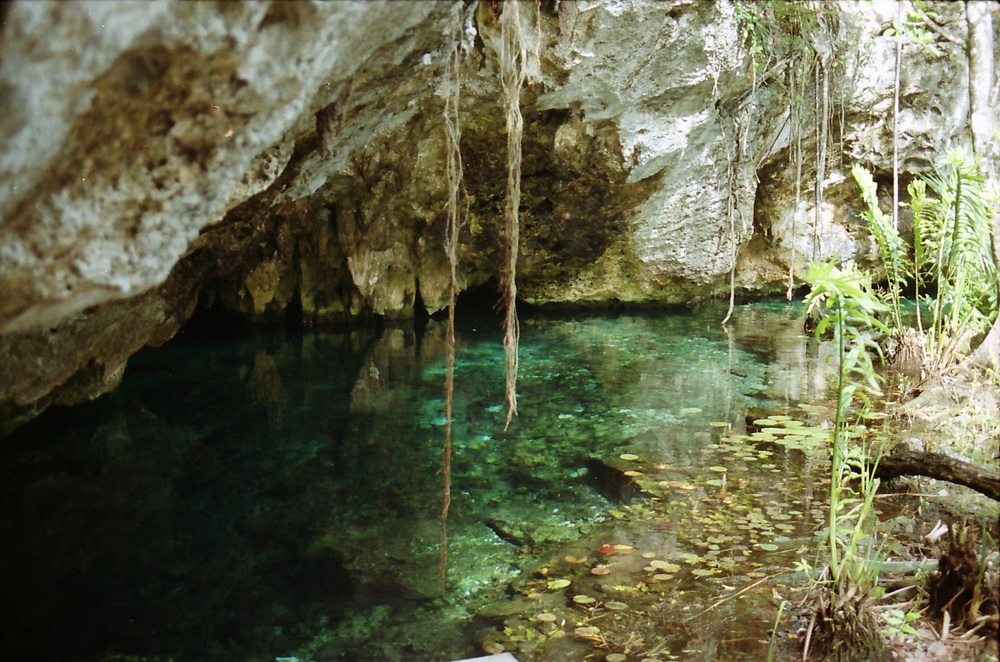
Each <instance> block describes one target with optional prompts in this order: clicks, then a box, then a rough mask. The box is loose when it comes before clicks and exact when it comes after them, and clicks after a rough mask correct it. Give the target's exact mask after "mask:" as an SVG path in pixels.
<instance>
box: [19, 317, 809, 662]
mask: <svg viewBox="0 0 1000 662" xmlns="http://www.w3.org/2000/svg"><path fill="white" fill-rule="evenodd" d="M800 313H801V309H800V308H799V307H797V306H786V305H776V304H754V305H749V306H744V307H741V308H740V309H738V311H737V314H736V315H735V316H734V318H733V322H732V324H731V326H730V331H729V332H728V333H727V332H726V331H724V330H723V329H722V328H721V327H720V326H719V320H720V319H721V318H722V316H723V315H724V310H721V309H718V308H715V307H707V308H704V309H701V310H697V311H693V312H690V311H686V312H681V313H652V312H650V313H643V314H625V313H621V314H613V315H605V316H599V317H594V316H579V315H561V316H558V317H546V316H543V315H533V316H531V317H529V318H527V319H524V320H523V321H522V340H521V359H520V362H521V373H520V377H519V397H520V408H519V409H520V415H519V417H518V418H517V419H516V420H515V422H514V423H513V424H512V426H511V428H510V430H509V431H508V432H504V431H503V417H504V412H503V409H502V390H503V356H502V353H503V349H502V345H501V341H500V334H499V332H498V331H497V330H496V328H495V324H496V322H495V320H492V319H486V320H464V321H463V322H462V325H461V326H462V327H463V328H462V329H461V330H460V335H459V348H458V355H457V364H456V393H455V411H456V415H455V421H454V424H453V436H454V439H455V444H456V448H455V457H454V466H453V472H454V479H453V491H454V502H453V506H452V514H451V520H450V523H449V532H450V544H449V551H450V559H451V565H450V568H449V591H448V594H447V595H446V596H441V595H439V594H438V589H437V588H436V581H437V566H436V563H437V536H438V526H439V524H438V521H437V517H438V512H439V508H440V505H439V503H440V501H439V500H440V493H439V492H440V476H439V475H438V471H439V466H440V445H441V441H442V438H443V423H444V420H443V418H442V417H443V403H442V384H443V376H444V363H443V347H444V344H443V325H442V324H440V323H439V322H435V321H431V322H430V323H429V325H428V326H427V328H426V329H425V330H423V331H422V332H421V333H420V334H419V335H418V334H415V333H414V332H412V331H410V330H404V329H398V328H386V329H382V330H381V331H379V332H377V333H373V332H359V331H354V332H346V331H345V332H341V333H333V332H323V331H307V332H305V333H297V334H296V333H289V332H287V331H280V330H275V331H273V332H268V333H257V334H254V335H252V336H244V337H242V338H225V337H218V336H214V337H212V336H205V335H201V336H196V337H191V338H187V339H183V338H181V339H178V340H176V341H174V342H171V343H169V344H168V345H166V346H164V347H162V348H158V349H147V350H144V351H143V352H141V353H140V354H138V355H136V356H135V357H133V359H132V361H131V362H130V364H129V368H128V372H127V375H126V378H125V380H124V382H123V384H122V386H121V387H120V388H119V389H118V390H117V391H116V392H115V393H113V394H111V395H108V396H106V397H103V398H101V399H99V400H97V401H95V402H92V403H89V404H87V405H84V406H79V407H75V408H72V409H65V410H58V409H53V410H51V411H49V412H47V413H46V414H45V415H43V416H42V417H40V418H39V419H37V420H35V421H33V422H32V423H30V424H28V425H26V426H24V427H23V428H21V429H20V430H18V431H17V433H15V434H14V435H12V436H11V437H9V438H7V439H5V440H4V443H3V445H2V446H0V495H2V496H0V499H2V501H0V534H2V536H3V540H4V541H5V544H4V545H3V546H2V547H0V562H2V564H3V568H4V572H3V581H2V586H0V648H2V649H3V650H0V654H2V655H3V658H4V659H33V660H64V661H72V660H101V659H112V657H111V656H113V655H116V654H120V655H133V656H146V657H150V658H152V657H155V656H161V657H162V658H163V659H166V658H167V657H169V658H171V659H174V660H178V661H181V660H206V661H214V660H219V661H227V660H273V659H274V658H275V657H276V656H277V657H280V656H291V655H299V656H301V657H302V659H314V660H335V659H351V660H395V659H408V660H442V659H448V658H458V657H463V656H466V655H473V654H477V653H478V652H480V650H481V649H480V648H479V645H480V643H481V642H479V641H478V640H477V637H478V634H480V633H479V632H477V631H476V628H481V627H482V623H481V622H480V621H473V620H470V619H471V617H472V614H473V613H474V612H475V611H477V610H480V609H481V608H482V607H483V606H484V605H487V604H489V603H491V602H495V601H497V600H499V599H501V598H502V597H503V596H504V595H505V591H506V590H507V588H508V587H509V586H511V585H512V583H516V582H518V581H521V582H523V581H524V580H525V577H526V574H525V573H526V570H525V569H526V568H531V567H533V564H536V563H538V559H539V558H542V557H544V555H545V554H546V553H550V552H552V551H553V550H561V549H563V548H564V547H565V546H566V545H573V544H576V543H577V542H578V541H582V540H590V538H591V537H594V536H597V538H594V540H597V539H599V538H601V537H602V536H604V537H606V536H607V533H606V530H607V527H608V525H609V522H610V523H612V524H613V522H614V516H611V515H609V514H608V513H609V510H614V508H616V507H618V506H619V505H620V504H617V503H615V502H614V498H613V497H614V494H613V493H610V494H609V492H608V490H607V486H606V485H605V487H603V488H602V487H601V485H600V483H602V481H603V482H605V483H606V482H607V481H609V480H610V481H611V482H612V483H613V482H614V480H619V479H620V475H619V473H620V472H621V471H622V467H621V466H617V465H616V464H615V462H617V458H619V457H620V456H622V455H623V454H626V453H631V454H637V455H639V456H642V457H644V458H648V459H650V462H653V463H655V464H656V466H661V467H666V468H664V469H662V470H661V473H662V475H660V476H658V478H657V480H658V481H659V483H671V481H674V482H678V483H679V484H684V483H686V482H689V479H690V477H691V476H692V475H694V474H693V473H692V472H693V471H694V470H693V469H689V468H691V467H697V466H699V465H703V464H704V450H705V446H706V444H707V443H708V442H709V441H711V439H707V438H706V430H711V429H713V428H711V427H710V426H711V425H727V426H730V427H732V428H738V427H739V426H741V425H743V421H744V419H745V417H746V415H747V412H748V411H750V410H751V409H752V408H758V407H759V408H768V409H775V408H779V407H782V406H788V405H790V404H793V403H796V402H801V401H814V400H817V399H820V398H822V397H823V396H825V393H826V391H825V388H826V387H825V382H824V377H823V374H822V372H823V371H822V369H821V368H822V356H821V353H820V351H819V349H818V348H817V347H816V346H815V345H813V344H811V343H808V342H807V341H806V339H805V337H804V336H803V333H802V330H801V325H800V323H799V322H798V318H799V315H800ZM716 440H717V438H716ZM609 458H610V459H611V460H614V462H613V461H609ZM618 464H620V462H618ZM651 466H652V465H651ZM605 470H607V471H610V472H612V473H610V474H608V476H603V477H602V476H601V475H600V474H601V472H602V471H605ZM699 471H700V470H699ZM615 472H619V473H615ZM685 472H687V473H685ZM748 480H750V479H748ZM767 480H773V478H768V479H767ZM659 483H658V484H659ZM623 485H624V487H623ZM612 489H618V490H619V491H621V490H625V489H627V490H631V489H632V487H630V486H629V485H628V484H627V483H623V484H619V485H618V487H617V488H612ZM641 491H642V490H641V489H639V493H640V496H641ZM634 496H635V493H629V494H628V500H632V499H633V497H634ZM608 497H611V500H609V498H608ZM650 526H651V528H652V529H653V530H656V526H657V525H652V524H651V525H650ZM678 526H680V524H678ZM662 531H663V530H662V529H661V533H662ZM668 535H669V532H668ZM595 544H597V543H595ZM661 625H662V627H664V628H667V625H666V624H661Z"/></svg>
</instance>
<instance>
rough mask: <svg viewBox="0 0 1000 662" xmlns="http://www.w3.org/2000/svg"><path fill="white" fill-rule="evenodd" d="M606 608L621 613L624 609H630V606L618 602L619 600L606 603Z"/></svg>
mask: <svg viewBox="0 0 1000 662" xmlns="http://www.w3.org/2000/svg"><path fill="white" fill-rule="evenodd" d="M604 606H605V607H607V608H608V609H613V610H614V611H621V610H622V609H628V605H627V604H625V603H624V602H618V601H617V600H611V601H610V602H605V603H604Z"/></svg>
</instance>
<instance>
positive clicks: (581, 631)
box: [573, 625, 601, 637]
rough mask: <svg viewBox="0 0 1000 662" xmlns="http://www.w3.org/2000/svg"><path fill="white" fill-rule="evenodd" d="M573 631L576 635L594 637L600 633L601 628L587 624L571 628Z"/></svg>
mask: <svg viewBox="0 0 1000 662" xmlns="http://www.w3.org/2000/svg"><path fill="white" fill-rule="evenodd" d="M573 632H574V633H576V636H578V637H596V636H597V635H599V634H600V633H601V629H600V628H595V627H593V626H590V625H588V626H585V627H579V628H577V629H575V630H573Z"/></svg>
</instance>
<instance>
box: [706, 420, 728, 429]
mask: <svg viewBox="0 0 1000 662" xmlns="http://www.w3.org/2000/svg"><path fill="white" fill-rule="evenodd" d="M709 425H711V426H712V427H713V428H728V427H729V423H726V422H725V421H712V422H711V423H709Z"/></svg>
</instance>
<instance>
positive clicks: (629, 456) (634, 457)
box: [618, 453, 639, 462]
mask: <svg viewBox="0 0 1000 662" xmlns="http://www.w3.org/2000/svg"><path fill="white" fill-rule="evenodd" d="M618 457H620V458H621V459H623V460H628V461H629V462H631V461H632V460H638V459H639V456H638V455H636V454H635V453H622V454H621V455H619V456H618Z"/></svg>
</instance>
